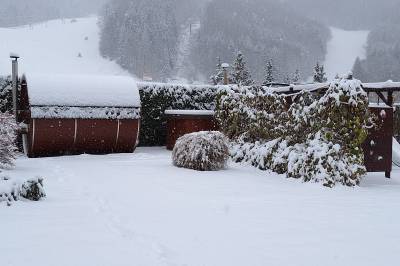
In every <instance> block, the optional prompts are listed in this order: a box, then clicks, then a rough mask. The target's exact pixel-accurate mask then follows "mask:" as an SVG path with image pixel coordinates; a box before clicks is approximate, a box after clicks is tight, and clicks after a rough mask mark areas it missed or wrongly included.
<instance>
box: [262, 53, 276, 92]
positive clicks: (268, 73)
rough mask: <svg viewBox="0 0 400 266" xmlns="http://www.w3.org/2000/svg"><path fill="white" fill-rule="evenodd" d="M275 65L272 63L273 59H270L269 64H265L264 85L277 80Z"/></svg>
mask: <svg viewBox="0 0 400 266" xmlns="http://www.w3.org/2000/svg"><path fill="white" fill-rule="evenodd" d="M274 72H275V71H274V66H273V64H272V60H271V59H270V60H268V61H267V64H266V65H265V77H264V81H263V83H262V86H268V84H270V83H272V82H274V81H275V73H274Z"/></svg>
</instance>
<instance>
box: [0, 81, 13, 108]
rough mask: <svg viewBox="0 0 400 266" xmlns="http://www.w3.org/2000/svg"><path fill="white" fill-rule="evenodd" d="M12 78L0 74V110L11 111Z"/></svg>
mask: <svg viewBox="0 0 400 266" xmlns="http://www.w3.org/2000/svg"><path fill="white" fill-rule="evenodd" d="M12 104H13V103H12V80H11V77H10V76H7V77H3V76H0V112H2V113H5V112H11V111H12Z"/></svg>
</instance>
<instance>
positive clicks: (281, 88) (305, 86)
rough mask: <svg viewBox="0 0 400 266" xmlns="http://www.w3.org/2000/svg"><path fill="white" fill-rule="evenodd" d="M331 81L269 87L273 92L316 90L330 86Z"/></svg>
mask: <svg viewBox="0 0 400 266" xmlns="http://www.w3.org/2000/svg"><path fill="white" fill-rule="evenodd" d="M328 87H329V83H316V84H314V83H313V84H301V85H288V86H278V87H268V88H269V89H270V90H271V91H272V92H277V93H283V92H290V91H291V90H293V91H303V90H306V91H315V90H320V89H324V88H328Z"/></svg>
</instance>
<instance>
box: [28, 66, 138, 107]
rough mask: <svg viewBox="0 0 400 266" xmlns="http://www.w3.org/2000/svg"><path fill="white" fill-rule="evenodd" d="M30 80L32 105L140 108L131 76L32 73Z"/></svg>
mask: <svg viewBox="0 0 400 266" xmlns="http://www.w3.org/2000/svg"><path fill="white" fill-rule="evenodd" d="M26 81H27V85H28V95H29V102H30V104H31V105H32V106H75V107H85V106H89V107H140V96H139V89H138V87H137V84H136V81H135V80H134V79H133V78H132V77H129V76H97V75H53V74H51V75H44V74H28V75H26Z"/></svg>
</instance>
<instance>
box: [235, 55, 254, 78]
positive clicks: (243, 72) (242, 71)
mask: <svg viewBox="0 0 400 266" xmlns="http://www.w3.org/2000/svg"><path fill="white" fill-rule="evenodd" d="M231 77H232V80H231V82H232V83H233V84H239V85H244V86H250V85H253V84H254V81H253V80H252V78H251V74H250V71H249V70H248V69H247V66H246V61H245V59H244V56H243V54H242V53H241V52H238V54H237V56H236V60H235V62H234V63H233V69H232V74H231Z"/></svg>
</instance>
